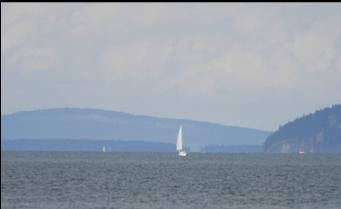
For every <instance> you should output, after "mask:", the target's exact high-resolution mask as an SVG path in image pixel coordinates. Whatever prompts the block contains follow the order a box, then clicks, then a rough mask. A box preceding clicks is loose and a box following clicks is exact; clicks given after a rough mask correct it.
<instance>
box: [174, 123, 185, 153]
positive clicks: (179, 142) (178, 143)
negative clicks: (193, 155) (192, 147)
mask: <svg viewBox="0 0 341 209" xmlns="http://www.w3.org/2000/svg"><path fill="white" fill-rule="evenodd" d="M176 150H177V151H178V152H179V153H178V155H179V156H181V157H185V156H186V155H187V152H186V150H185V148H184V147H183V139H182V127H181V126H180V129H179V132H178V137H177V139H176Z"/></svg>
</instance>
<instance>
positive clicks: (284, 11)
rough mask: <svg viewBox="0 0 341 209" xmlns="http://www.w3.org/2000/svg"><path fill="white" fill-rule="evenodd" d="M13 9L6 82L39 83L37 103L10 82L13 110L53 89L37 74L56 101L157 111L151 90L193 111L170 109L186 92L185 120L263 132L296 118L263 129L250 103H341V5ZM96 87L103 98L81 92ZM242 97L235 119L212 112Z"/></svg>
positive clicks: (7, 15) (8, 105) (6, 21)
mask: <svg viewBox="0 0 341 209" xmlns="http://www.w3.org/2000/svg"><path fill="white" fill-rule="evenodd" d="M1 6H2V7H1V54H2V56H1V61H2V64H1V75H2V77H3V75H4V76H5V77H6V78H8V79H12V80H11V81H7V80H6V81H7V83H8V85H9V83H10V82H12V81H16V80H15V79H19V76H20V79H21V80H20V81H21V82H23V83H26V84H31V85H32V86H30V85H26V87H27V89H26V91H27V92H31V93H32V98H33V99H32V100H27V101H26V103H25V102H23V103H22V102H20V103H19V102H18V104H15V105H13V102H11V101H18V100H19V98H18V97H19V96H18V95H15V94H11V91H12V90H13V88H20V87H15V86H11V88H9V86H8V85H7V84H6V85H7V86H4V87H5V89H6V91H2V93H4V95H5V96H4V99H5V101H8V102H5V103H3V104H4V110H5V111H15V110H17V109H18V108H19V107H20V108H21V109H25V106H29V107H32V106H35V105H36V106H41V105H39V103H44V102H45V100H44V94H43V93H41V94H38V93H36V89H37V87H36V86H35V85H38V84H36V83H37V82H36V80H35V79H37V78H35V79H33V77H34V76H32V75H37V74H39V75H40V77H39V79H41V80H39V81H40V83H39V85H45V86H49V87H50V88H49V89H50V90H51V91H52V92H53V91H57V92H59V93H58V94H57V96H58V98H56V99H55V100H58V101H59V103H60V104H63V101H65V104H68V105H69V104H74V106H83V105H84V104H91V106H96V107H113V109H115V107H119V108H121V109H122V110H124V108H125V107H127V108H128V109H127V110H126V111H130V112H138V111H140V113H144V112H146V113H147V112H151V113H152V112H153V110H154V109H155V107H154V109H153V108H151V107H150V106H148V105H143V102H146V103H150V101H149V100H148V99H146V98H145V97H152V100H153V103H154V104H159V107H160V108H159V109H158V112H155V115H165V116H167V115H168V116H172V115H173V114H175V115H177V114H176V111H178V110H179V109H182V108H178V109H177V110H175V109H173V107H174V105H173V106H172V104H168V103H169V101H173V100H174V98H173V97H175V98H176V99H177V101H178V103H179V105H180V104H181V105H184V106H185V107H184V110H183V112H184V114H185V115H184V116H183V117H186V114H187V115H188V116H191V117H194V118H195V117H197V118H201V119H203V118H202V117H201V114H203V115H206V116H207V117H208V118H207V120H210V121H218V122H222V123H229V124H233V123H234V121H233V120H236V121H238V123H239V125H243V122H242V121H254V124H247V122H245V124H244V125H246V124H247V125H248V126H252V127H264V128H266V127H273V126H275V127H277V124H273V122H274V121H275V120H276V117H281V118H283V117H284V116H283V115H281V116H278V115H277V116H276V115H275V114H273V115H272V116H269V117H272V118H271V119H270V118H269V120H268V121H271V122H266V121H262V124H256V123H257V122H255V121H258V119H254V120H252V119H250V120H249V119H247V118H246V116H241V117H242V118H241V119H239V115H238V112H239V114H241V115H243V114H242V113H241V112H242V111H243V110H238V107H241V106H245V103H252V104H254V105H259V106H264V107H262V108H264V109H263V110H264V111H265V109H267V108H269V106H273V107H275V106H278V105H281V104H283V103H285V102H287V103H289V104H290V102H291V101H295V102H297V104H299V105H301V107H302V108H303V106H304V105H306V103H305V102H306V101H310V102H311V103H313V104H314V105H315V106H318V105H320V104H325V103H324V102H325V101H331V102H335V101H340V100H341V97H340V96H339V94H337V93H336V92H337V90H336V89H339V87H340V83H341V81H340V79H339V78H340V77H341V72H340V69H341V67H340V57H341V55H340V54H341V52H340V46H338V44H340V43H341V37H340V32H341V31H340V30H341V29H340V27H338V26H339V25H340V19H341V15H340V14H339V12H338V9H336V8H340V9H341V7H340V5H339V4H331V5H330V6H328V5H327V4H316V5H313V4H312V5H310V4H239V3H222V4H216V3H212V4H209V3H193V4H192V3H176V4H167V3H136V4H131V3H129V4H125V3H84V4H80V3H75V4H70V3H67V4H63V3H45V4H39V3H27V4H26V3H6V4H1ZM16 76H18V77H16ZM2 79H3V78H2ZM51 80H54V81H55V82H56V83H55V85H52V84H51ZM49 81H50V82H49ZM54 88H56V89H55V90H54ZM38 89H39V88H38ZM60 89H62V90H60ZM67 89H72V91H71V90H70V91H68V90H67ZM85 89H86V90H87V91H91V92H93V94H94V95H92V97H96V98H97V100H93V99H91V97H89V98H87V97H82V98H80V96H79V95H83V93H84V91H85ZM331 92H332V93H331ZM48 94H51V92H46V95H48ZM107 94H109V95H110V96H108V95H107ZM46 95H45V96H46ZM14 97H15V98H14ZM137 97H138V98H139V99H141V101H140V103H139V104H138V105H137V103H136V102H135V100H134V98H137ZM73 98H77V99H73ZM109 98H113V99H109ZM114 98H115V99H114ZM202 98H205V99H202ZM55 100H54V101H55ZM180 100H181V101H182V102H181V101H180ZM264 100H269V101H267V102H264ZM271 100H273V101H271ZM80 101H81V102H82V104H80ZM118 101H119V102H118ZM167 102H168V103H167ZM186 102H187V106H186ZM190 102H191V103H199V102H200V103H201V105H202V107H207V108H202V109H200V107H199V106H197V107H192V105H191V104H189V103H190ZM202 102H203V103H202ZM59 103H58V104H59ZM230 103H233V105H232V106H233V108H234V109H233V110H231V114H232V115H233V114H234V115H233V116H231V118H233V120H232V119H231V120H229V119H226V118H224V117H223V116H222V115H221V114H218V113H216V114H212V117H211V116H210V115H211V114H210V112H209V111H210V109H212V108H210V107H212V106H215V107H217V106H218V107H219V108H216V110H215V111H217V112H219V110H221V111H223V110H225V109H224V107H223V105H222V104H230ZM116 104H120V105H119V106H117V105H116ZM46 106H48V105H47V104H46ZM20 108H19V109H20ZM143 108H144V109H143ZM148 108H149V109H148ZM231 108H232V107H231ZM199 110H200V111H199ZM203 111H204V112H205V111H206V112H205V113H204V112H203ZM264 111H263V112H264ZM291 111H294V110H291ZM260 112H262V111H260ZM296 113H297V112H295V114H296ZM249 114H251V113H250V112H249ZM292 114H293V113H292ZM254 117H259V115H257V114H256V113H255V114H254ZM264 120H265V119H264ZM278 120H279V119H278ZM236 125H238V124H236Z"/></svg>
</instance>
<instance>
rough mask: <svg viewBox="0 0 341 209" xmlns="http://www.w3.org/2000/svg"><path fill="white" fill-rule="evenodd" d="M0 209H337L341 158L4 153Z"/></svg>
mask: <svg viewBox="0 0 341 209" xmlns="http://www.w3.org/2000/svg"><path fill="white" fill-rule="evenodd" d="M1 208H4V209H5V208H20V209H22V208H32V209H40V208H44V209H57V208H58V209H64V208H65V209H66V208H67V209H72V208H81V209H83V208H85V209H86V208H98V209H99V208H112V209H138V208H142V209H173V208H182V209H190V208H191V209H200V208H205V209H206V208H209V209H210V208H212V209H218V208H219V209H220V208H226V209H228V208H230V209H244V208H245V209H289V208H290V209H295V208H302V209H303V208H304V209H314V208H318V209H334V208H335V209H336V208H338V209H340V208H341V155H318V154H315V155H313V154H311V155H309V154H306V155H280V154H278V155H270V154H194V153H193V154H190V155H189V156H188V157H187V158H179V157H177V156H176V154H175V153H174V154H171V153H167V154H166V153H165V154H161V153H82V152H78V153H77V152H2V153H1Z"/></svg>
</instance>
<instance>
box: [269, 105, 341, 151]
mask: <svg viewBox="0 0 341 209" xmlns="http://www.w3.org/2000/svg"><path fill="white" fill-rule="evenodd" d="M264 148H265V151H266V152H279V153H298V152H299V151H304V152H314V153H315V152H330V153H341V104H338V105H334V106H332V107H328V108H325V109H322V110H318V111H316V112H315V113H312V114H309V115H306V116H303V117H300V118H298V119H296V120H294V121H292V122H289V123H287V124H285V125H284V126H282V127H280V128H279V129H278V130H277V131H276V132H274V133H272V134H271V135H270V136H269V137H268V138H267V139H266V141H265V143H264Z"/></svg>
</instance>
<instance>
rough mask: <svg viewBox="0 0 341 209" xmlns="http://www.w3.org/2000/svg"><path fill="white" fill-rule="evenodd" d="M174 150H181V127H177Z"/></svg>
mask: <svg viewBox="0 0 341 209" xmlns="http://www.w3.org/2000/svg"><path fill="white" fill-rule="evenodd" d="M176 150H178V151H180V150H182V127H180V129H179V133H178V138H177V140H176Z"/></svg>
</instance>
